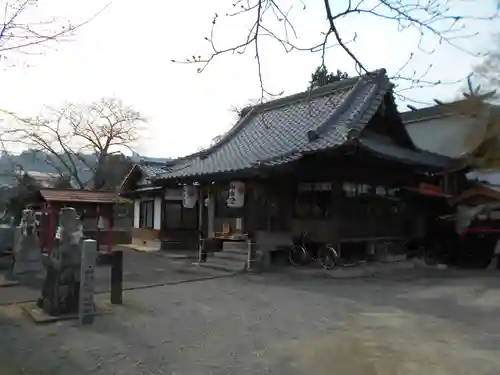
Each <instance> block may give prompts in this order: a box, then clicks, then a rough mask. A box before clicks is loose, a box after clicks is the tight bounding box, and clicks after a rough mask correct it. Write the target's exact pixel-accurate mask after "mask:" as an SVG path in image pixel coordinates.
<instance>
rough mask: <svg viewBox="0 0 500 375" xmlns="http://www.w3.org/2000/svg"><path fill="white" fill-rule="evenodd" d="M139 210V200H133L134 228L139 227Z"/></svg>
mask: <svg viewBox="0 0 500 375" xmlns="http://www.w3.org/2000/svg"><path fill="white" fill-rule="evenodd" d="M140 210H141V201H140V200H139V199H136V200H134V228H139V217H140V216H139V214H140Z"/></svg>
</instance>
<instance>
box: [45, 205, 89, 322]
mask: <svg viewBox="0 0 500 375" xmlns="http://www.w3.org/2000/svg"><path fill="white" fill-rule="evenodd" d="M59 216H60V223H61V230H60V234H61V239H60V241H59V246H58V247H56V248H54V250H53V252H52V254H51V257H50V259H49V262H48V263H49V264H48V265H47V274H46V277H45V280H44V283H43V287H42V296H41V297H40V298H39V299H38V301H37V305H38V307H40V308H42V309H43V310H44V312H45V313H47V314H49V315H53V316H58V315H64V314H76V313H78V303H79V294H80V263H81V239H82V234H83V232H82V226H81V224H80V220H79V218H78V216H77V214H76V211H75V209H74V208H70V207H65V208H63V209H61V212H60V214H59Z"/></svg>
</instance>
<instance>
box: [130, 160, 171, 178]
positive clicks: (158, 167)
mask: <svg viewBox="0 0 500 375" xmlns="http://www.w3.org/2000/svg"><path fill="white" fill-rule="evenodd" d="M137 167H138V168H139V169H140V170H141V172H142V173H143V174H144V176H145V177H153V176H156V175H157V174H160V173H163V172H165V171H166V169H167V168H166V166H165V164H164V163H162V164H159V163H141V164H137Z"/></svg>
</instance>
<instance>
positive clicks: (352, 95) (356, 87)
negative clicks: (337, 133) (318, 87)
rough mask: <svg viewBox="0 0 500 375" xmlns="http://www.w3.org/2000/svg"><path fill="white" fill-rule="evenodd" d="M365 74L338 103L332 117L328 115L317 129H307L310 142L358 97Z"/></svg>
mask: <svg viewBox="0 0 500 375" xmlns="http://www.w3.org/2000/svg"><path fill="white" fill-rule="evenodd" d="M365 83H366V81H365V76H361V77H358V80H357V81H356V83H355V84H354V86H353V87H352V89H351V91H350V92H349V93H348V94H347V95H346V97H345V98H344V99H343V100H342V103H340V105H338V106H337V107H336V108H335V109H334V110H333V113H332V115H331V116H330V117H328V118H327V119H326V120H325V121H323V123H321V124H319V125H318V126H317V127H316V128H315V129H309V130H307V138H308V139H309V142H312V141H315V140H316V139H318V138H319V136H320V134H321V133H322V132H323V131H324V130H325V128H326V127H327V126H328V125H329V124H330V123H331V122H333V121H335V120H336V119H337V118H338V117H339V116H340V115H341V114H342V113H344V112H345V110H346V109H347V108H348V107H349V106H350V105H351V101H352V100H353V99H354V98H356V97H357V95H358V94H359V92H360V90H361V89H362V88H363V87H364V84H365Z"/></svg>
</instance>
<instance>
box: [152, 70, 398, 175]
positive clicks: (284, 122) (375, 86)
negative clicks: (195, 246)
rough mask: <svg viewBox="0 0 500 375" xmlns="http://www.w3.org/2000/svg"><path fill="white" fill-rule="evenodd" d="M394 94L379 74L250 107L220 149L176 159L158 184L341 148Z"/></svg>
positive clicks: (218, 144) (383, 77)
mask: <svg viewBox="0 0 500 375" xmlns="http://www.w3.org/2000/svg"><path fill="white" fill-rule="evenodd" d="M390 89H391V84H390V82H389V80H388V78H387V77H386V75H385V70H379V71H376V72H374V73H372V74H370V75H369V76H363V77H356V78H352V79H347V80H343V81H340V82H336V83H333V84H330V85H326V86H323V87H320V88H318V89H316V90H313V91H308V92H304V93H301V94H296V95H292V96H289V97H286V98H282V99H278V100H274V101H272V102H268V103H265V104H261V105H258V106H255V107H251V108H249V109H246V110H245V114H244V116H243V118H242V119H241V120H240V121H239V122H238V123H237V124H236V125H235V126H234V127H233V128H232V129H231V130H230V131H229V132H228V133H227V134H226V135H225V136H224V137H223V138H222V139H221V140H220V141H219V142H218V143H217V144H215V145H214V146H213V147H211V148H209V149H208V150H206V151H205V152H201V153H197V154H194V155H191V156H190V157H189V156H188V157H185V158H183V159H179V160H177V161H176V160H173V161H172V162H171V166H170V167H169V168H168V170H167V171H166V172H165V173H162V174H159V175H158V176H157V177H156V179H158V180H162V179H171V178H186V177H193V176H203V175H211V174H216V173H222V172H231V171H242V170H249V169H252V168H255V167H258V166H262V165H265V166H275V165H279V164H283V163H289V162H291V161H294V160H297V159H299V158H300V157H302V155H303V154H304V153H310V152H315V151H321V150H328V149H332V148H335V147H338V146H341V145H342V144H344V143H345V142H346V141H347V140H348V139H350V138H351V135H352V136H354V137H355V136H357V135H359V134H360V132H361V130H363V129H364V127H365V125H366V124H367V123H368V121H369V120H370V119H371V118H372V117H373V115H374V114H375V112H376V111H377V110H378V108H379V106H380V104H381V102H382V100H383V98H384V96H385V94H386V93H388V92H389V91H390ZM394 147H395V148H393V150H392V151H395V150H396V149H402V148H401V147H398V146H394Z"/></svg>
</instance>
